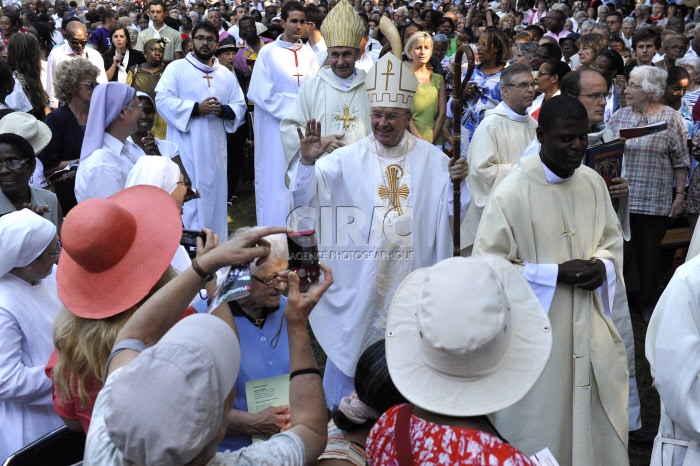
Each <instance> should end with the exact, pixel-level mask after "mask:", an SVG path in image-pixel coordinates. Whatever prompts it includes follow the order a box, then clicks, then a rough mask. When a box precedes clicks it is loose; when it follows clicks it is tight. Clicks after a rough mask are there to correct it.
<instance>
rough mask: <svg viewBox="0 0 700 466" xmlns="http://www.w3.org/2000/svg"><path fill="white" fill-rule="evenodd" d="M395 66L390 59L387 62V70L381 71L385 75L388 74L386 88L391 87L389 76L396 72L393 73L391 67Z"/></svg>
mask: <svg viewBox="0 0 700 466" xmlns="http://www.w3.org/2000/svg"><path fill="white" fill-rule="evenodd" d="M393 67H394V64H393V63H391V62H390V61H388V62H386V72H385V73H381V74H382V75H383V76H386V86H384V88H385V89H389V76H393V75H394V74H396V73H392V72H391V69H392V68H393Z"/></svg>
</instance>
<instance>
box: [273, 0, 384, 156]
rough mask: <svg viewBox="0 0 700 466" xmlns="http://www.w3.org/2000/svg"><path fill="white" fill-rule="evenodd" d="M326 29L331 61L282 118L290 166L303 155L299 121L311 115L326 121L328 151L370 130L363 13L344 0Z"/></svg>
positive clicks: (303, 122) (302, 123)
mask: <svg viewBox="0 0 700 466" xmlns="http://www.w3.org/2000/svg"><path fill="white" fill-rule="evenodd" d="M387 21H389V20H388V19H387ZM321 33H322V34H323V37H324V39H325V41H326V45H327V47H328V49H327V50H328V61H329V64H328V65H326V66H324V67H322V68H321V69H320V70H319V71H318V73H317V74H316V76H314V77H312V78H310V79H309V80H307V81H306V82H305V83H304V84H303V85H302V86H301V89H300V90H299V96H298V97H297V99H296V101H295V102H294V103H293V104H292V105H291V106H290V108H289V109H288V110H287V112H286V113H285V116H284V118H283V119H282V123H281V124H280V132H281V133H282V145H283V146H284V159H285V160H284V166H285V167H286V168H289V165H290V163H292V160H293V159H295V158H298V155H299V137H298V136H297V127H299V126H301V127H302V128H303V127H305V126H306V122H307V121H308V120H310V119H312V118H314V119H316V121H318V122H320V123H321V128H322V129H323V134H322V137H324V138H330V139H331V140H332V142H331V144H330V146H328V149H327V150H328V153H330V152H333V151H334V150H335V149H337V148H338V147H342V146H345V145H349V144H352V143H354V142H357V141H359V140H360V139H362V138H364V137H365V136H367V135H368V134H369V133H370V132H371V130H370V125H369V111H370V106H369V98H368V97H367V93H366V92H365V76H367V73H365V72H364V71H362V70H360V69H357V68H356V67H355V62H356V61H357V57H358V56H359V52H360V50H359V48H358V47H359V46H360V42H361V41H362V38H363V36H364V33H365V25H364V23H363V21H362V19H361V18H360V16H359V15H358V14H357V12H356V11H355V9H354V8H353V7H352V6H350V3H348V1H347V0H342V1H340V2H339V3H338V4H337V5H336V6H335V7H333V9H332V10H331V11H330V13H328V16H326V18H325V19H324V20H323V25H322V26H321Z"/></svg>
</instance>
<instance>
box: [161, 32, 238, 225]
mask: <svg viewBox="0 0 700 466" xmlns="http://www.w3.org/2000/svg"><path fill="white" fill-rule="evenodd" d="M192 37H193V41H192V42H193V46H194V51H193V52H192V53H190V54H188V55H187V56H186V57H185V58H184V59H183V60H176V61H174V62H173V63H171V64H170V65H168V67H167V68H166V69H165V71H164V72H163V76H162V77H161V78H160V81H159V82H158V85H157V86H156V108H157V109H158V113H160V114H161V116H162V117H163V119H164V120H165V121H166V122H167V123H168V133H167V140H168V141H171V142H174V143H175V144H176V145H177V146H178V148H179V149H180V155H181V158H182V162H183V163H184V165H185V170H186V171H187V175H188V176H189V178H190V180H191V181H192V186H194V187H196V188H197V190H198V191H199V193H200V195H201V198H200V199H196V200H194V201H192V202H188V203H186V204H185V206H184V208H183V213H182V220H183V223H184V225H185V228H188V229H192V230H199V229H201V228H202V227H206V228H210V229H212V230H214V232H216V234H218V235H219V237H221V238H223V237H228V223H227V219H228V210H227V204H226V199H227V193H228V185H227V181H226V163H227V159H226V154H227V152H226V133H233V132H235V131H236V129H237V128H238V127H239V126H240V125H241V123H242V122H243V118H244V117H245V110H246V103H245V98H244V96H243V91H242V90H241V87H240V86H239V85H238V80H237V79H236V75H235V74H234V73H231V72H230V71H229V70H228V68H226V67H225V66H222V65H221V64H220V63H219V60H217V59H216V57H214V52H215V50H216V48H217V43H218V31H217V30H216V27H215V26H213V25H212V24H211V23H208V22H201V23H197V25H196V26H195V27H194V29H193V30H192ZM221 235H225V236H221Z"/></svg>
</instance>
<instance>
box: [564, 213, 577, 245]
mask: <svg viewBox="0 0 700 466" xmlns="http://www.w3.org/2000/svg"><path fill="white" fill-rule="evenodd" d="M561 219H562V221H563V222H564V231H563V232H562V233H561V236H560V238H564V237H567V238H568V239H569V246H571V249H572V250H573V248H574V242H573V239H574V236H576V230H571V229H570V228H569V225H568V224H567V223H566V218H565V217H564V212H562V213H561Z"/></svg>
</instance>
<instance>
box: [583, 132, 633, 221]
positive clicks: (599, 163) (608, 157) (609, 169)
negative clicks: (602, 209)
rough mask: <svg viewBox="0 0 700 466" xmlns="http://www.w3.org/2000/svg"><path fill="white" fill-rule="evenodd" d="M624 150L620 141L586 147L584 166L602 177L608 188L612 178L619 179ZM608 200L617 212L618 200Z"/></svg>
mask: <svg viewBox="0 0 700 466" xmlns="http://www.w3.org/2000/svg"><path fill="white" fill-rule="evenodd" d="M624 150H625V143H624V142H623V141H622V140H620V139H615V140H614V141H610V142H606V143H604V144H598V145H597V146H589V147H588V152H587V154H586V165H587V166H589V167H591V168H592V169H593V170H595V171H596V172H598V174H599V175H600V176H602V177H603V179H604V180H605V184H606V185H607V186H608V188H609V187H610V185H611V184H612V180H613V178H619V177H620V176H621V174H622V155H623V152H624ZM610 199H611V201H612V205H613V207H614V208H615V212H617V207H618V204H619V202H618V199H615V198H610Z"/></svg>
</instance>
